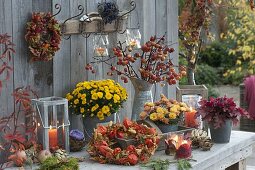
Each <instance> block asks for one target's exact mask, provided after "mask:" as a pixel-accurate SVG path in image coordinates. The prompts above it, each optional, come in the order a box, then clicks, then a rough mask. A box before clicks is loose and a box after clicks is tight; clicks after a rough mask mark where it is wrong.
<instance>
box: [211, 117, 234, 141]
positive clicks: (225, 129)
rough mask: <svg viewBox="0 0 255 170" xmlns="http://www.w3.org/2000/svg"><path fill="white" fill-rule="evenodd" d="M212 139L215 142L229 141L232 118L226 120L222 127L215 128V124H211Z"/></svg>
mask: <svg viewBox="0 0 255 170" xmlns="http://www.w3.org/2000/svg"><path fill="white" fill-rule="evenodd" d="M209 127H210V133H211V138H212V141H213V142H215V143H228V142H229V140H230V135H231V130H232V120H231V119H228V120H226V122H225V124H223V126H222V127H220V128H217V129H215V128H214V126H213V124H212V123H210V124H209Z"/></svg>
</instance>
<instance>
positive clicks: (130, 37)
mask: <svg viewBox="0 0 255 170" xmlns="http://www.w3.org/2000/svg"><path fill="white" fill-rule="evenodd" d="M135 13H136V19H137V25H136V27H132V26H130V27H127V29H126V44H127V46H129V47H131V48H132V49H139V48H141V38H142V36H141V33H140V31H139V28H140V23H139V17H138V12H137V10H135ZM129 25H132V14H130V16H129Z"/></svg>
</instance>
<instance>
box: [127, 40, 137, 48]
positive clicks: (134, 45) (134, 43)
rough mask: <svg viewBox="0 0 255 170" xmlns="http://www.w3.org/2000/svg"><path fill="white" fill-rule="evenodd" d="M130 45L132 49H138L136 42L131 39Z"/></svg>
mask: <svg viewBox="0 0 255 170" xmlns="http://www.w3.org/2000/svg"><path fill="white" fill-rule="evenodd" d="M129 45H130V46H131V47H136V40H134V39H131V40H130V42H129Z"/></svg>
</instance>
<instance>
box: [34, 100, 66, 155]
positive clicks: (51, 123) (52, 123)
mask: <svg viewBox="0 0 255 170" xmlns="http://www.w3.org/2000/svg"><path fill="white" fill-rule="evenodd" d="M32 104H33V107H34V110H35V113H34V115H33V118H34V122H35V123H36V133H37V138H38V142H39V143H41V144H42V146H43V149H46V150H49V149H51V148H55V147H60V148H63V149H65V150H66V152H69V126H70V121H69V119H68V101H67V99H65V98H61V97H54V96H53V97H46V98H39V99H32Z"/></svg>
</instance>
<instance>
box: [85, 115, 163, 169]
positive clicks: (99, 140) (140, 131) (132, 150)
mask: <svg viewBox="0 0 255 170" xmlns="http://www.w3.org/2000/svg"><path fill="white" fill-rule="evenodd" d="M116 138H120V139H132V140H135V141H136V144H134V145H133V144H130V145H128V146H127V147H126V148H121V147H120V146H121V145H118V144H117V145H116V142H117V140H115V139H116ZM158 142H159V137H158V135H157V133H156V130H155V129H153V128H149V127H147V126H145V125H142V124H137V123H136V122H132V121H131V120H129V119H125V120H124V121H123V124H113V125H108V126H98V127H97V129H96V130H95V132H94V136H93V139H92V140H91V141H90V143H89V147H88V152H89V154H90V155H91V157H92V159H93V160H96V161H98V162H100V163H112V164H119V165H135V164H137V163H138V162H146V161H148V160H149V158H150V156H151V155H152V154H153V153H154V152H155V150H156V148H157V144H158Z"/></svg>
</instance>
